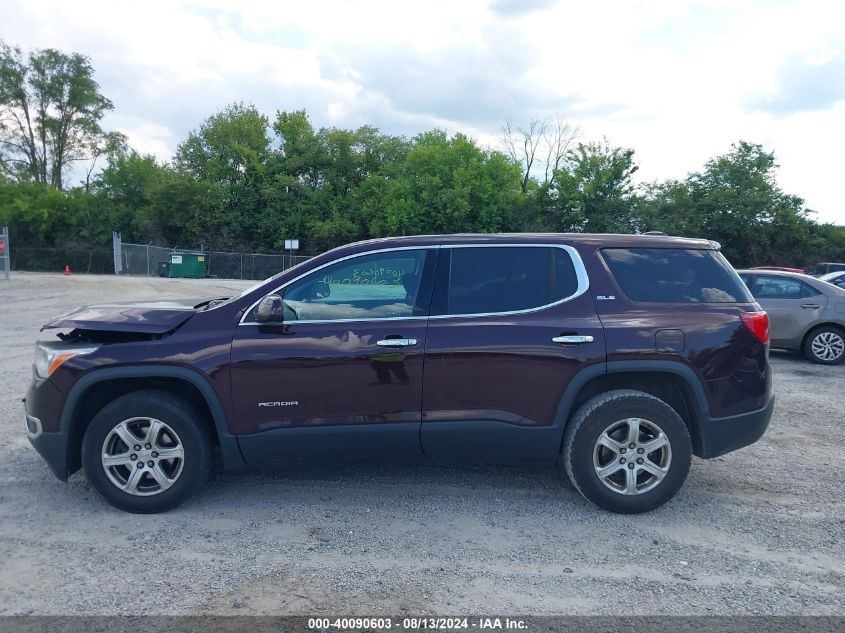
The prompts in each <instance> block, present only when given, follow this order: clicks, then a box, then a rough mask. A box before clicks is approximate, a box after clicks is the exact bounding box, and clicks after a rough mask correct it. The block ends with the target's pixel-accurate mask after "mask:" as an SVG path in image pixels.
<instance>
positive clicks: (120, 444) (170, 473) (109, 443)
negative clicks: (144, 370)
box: [82, 390, 212, 513]
mask: <svg viewBox="0 0 845 633" xmlns="http://www.w3.org/2000/svg"><path fill="white" fill-rule="evenodd" d="M211 464H212V444H211V438H210V437H209V433H208V431H207V426H206V425H205V423H204V420H203V419H202V417H201V416H200V414H199V413H198V412H197V411H196V409H195V408H194V407H193V406H191V405H190V404H189V403H187V402H185V401H184V400H182V399H181V398H178V397H176V396H174V395H172V394H170V393H167V392H163V391H153V390H145V391H138V392H134V393H130V394H127V395H125V396H121V397H119V398H117V399H116V400H114V401H113V402H111V403H109V404H108V405H106V406H105V407H104V408H103V409H102V410H101V411H100V412H99V413H98V414H97V415H96V416H95V417H94V419H93V420H92V421H91V424H89V426H88V428H87V429H86V431H85V435H84V437H83V440H82V466H83V468H84V470H85V475H86V477H87V478H88V481H89V482H91V485H92V486H94V488H96V490H97V491H98V492H99V493H100V494H101V495H102V496H103V497H104V498H105V499H106V500H107V501H108V502H109V503H111V504H112V505H114V506H116V507H118V508H120V509H121V510H126V511H128V512H138V513H154V512H163V511H165V510H169V509H171V508H173V507H175V506H177V505H179V504H180V503H182V502H183V501H184V500H185V499H187V498H188V497H190V496H191V495H192V494H193V493H194V492H196V491H197V490H198V489H199V488H200V486H202V484H203V483H205V481H206V480H207V479H208V476H209V474H210V472H211Z"/></svg>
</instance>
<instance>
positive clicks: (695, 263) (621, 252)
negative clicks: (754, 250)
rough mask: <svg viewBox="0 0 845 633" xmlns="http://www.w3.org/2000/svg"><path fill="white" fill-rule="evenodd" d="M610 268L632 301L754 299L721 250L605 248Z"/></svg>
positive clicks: (720, 301)
mask: <svg viewBox="0 0 845 633" xmlns="http://www.w3.org/2000/svg"><path fill="white" fill-rule="evenodd" d="M601 253H602V257H603V258H604V260H605V262H607V265H608V268H609V269H610V272H611V273H612V274H613V277H614V278H615V279H616V282H617V283H618V284H619V287H620V288H621V289H622V292H624V293H625V295H626V296H627V297H628V298H629V299H631V300H632V301H654V302H663V303H737V302H739V303H748V302H751V301H752V300H753V299H752V297H751V295H750V293H749V292H748V288H746V287H745V284H743V283H742V280H741V279H740V278H739V275H737V273H736V271H735V270H734V269H733V268H732V267H731V265H730V264H729V263H728V261H727V260H726V259H725V258H724V257H723V256H722V254H721V253H719V252H718V251H712V250H703V249H702V250H698V249H681V248H605V249H602V251H601Z"/></svg>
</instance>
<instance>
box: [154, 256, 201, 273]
mask: <svg viewBox="0 0 845 633" xmlns="http://www.w3.org/2000/svg"><path fill="white" fill-rule="evenodd" d="M206 263H207V262H206V257H205V255H204V254H203V253H171V254H170V261H168V262H166V263H165V262H162V264H163V265H162V266H161V268H160V269H159V275H161V276H162V277H190V278H192V279H204V278H205V277H206ZM164 264H166V268H165V266H164Z"/></svg>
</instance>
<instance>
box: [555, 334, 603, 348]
mask: <svg viewBox="0 0 845 633" xmlns="http://www.w3.org/2000/svg"><path fill="white" fill-rule="evenodd" d="M592 342H593V337H592V336H579V335H576V334H567V335H566V336H555V337H554V338H553V339H552V343H563V344H568V345H580V344H581V343H592Z"/></svg>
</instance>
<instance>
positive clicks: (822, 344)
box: [810, 331, 845, 362]
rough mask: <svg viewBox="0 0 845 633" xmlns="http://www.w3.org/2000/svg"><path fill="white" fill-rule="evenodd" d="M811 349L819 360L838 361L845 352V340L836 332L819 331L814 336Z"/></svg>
mask: <svg viewBox="0 0 845 633" xmlns="http://www.w3.org/2000/svg"><path fill="white" fill-rule="evenodd" d="M810 349H811V350H812V351H813V355H815V357H816V358H818V359H819V360H823V361H827V362H831V361H836V360H839V358H841V357H842V354H845V340H843V338H842V336H840V335H839V334H838V333H836V332H831V331H826V332H819V333H818V334H816V336H815V337H813V342H812V343H811V344H810Z"/></svg>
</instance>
